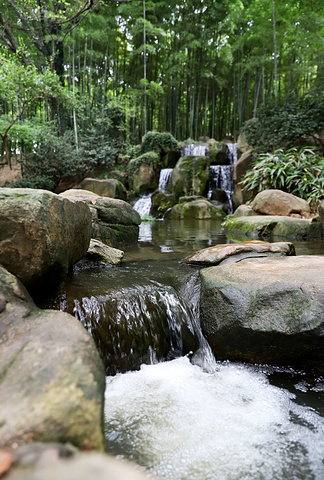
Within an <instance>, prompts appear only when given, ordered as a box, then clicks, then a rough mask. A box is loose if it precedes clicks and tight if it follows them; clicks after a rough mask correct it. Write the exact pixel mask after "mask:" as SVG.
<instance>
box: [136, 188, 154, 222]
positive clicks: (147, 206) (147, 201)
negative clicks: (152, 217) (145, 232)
mask: <svg viewBox="0 0 324 480" xmlns="http://www.w3.org/2000/svg"><path fill="white" fill-rule="evenodd" d="M151 197H152V194H151V193H149V194H148V195H143V196H142V197H140V198H139V199H138V200H137V202H136V203H135V204H134V207H133V208H134V210H136V212H137V213H138V214H139V215H140V217H141V218H142V217H144V216H145V215H149V214H150V212H151V207H152V198H151Z"/></svg>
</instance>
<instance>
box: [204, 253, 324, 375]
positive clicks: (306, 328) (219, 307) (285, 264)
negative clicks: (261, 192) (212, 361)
mask: <svg viewBox="0 0 324 480" xmlns="http://www.w3.org/2000/svg"><path fill="white" fill-rule="evenodd" d="M201 281H202V289H201V305H200V312H201V326H202V330H203V333H204V334H205V336H206V338H207V340H208V342H209V344H210V346H211V348H212V350H213V352H214V354H215V356H216V358H217V359H229V360H234V361H235V360H238V361H244V362H252V363H254V362H257V363H275V364H280V365H283V364H286V365H287V364H288V365H294V366H297V367H300V368H303V369H314V370H316V371H317V372H320V373H322V374H323V373H324V348H323V347H324V257H321V256H299V257H298V256H297V257H291V256H288V257H281V258H260V259H256V258H255V259H246V260H242V261H240V262H238V263H231V264H225V265H220V266H216V267H210V268H206V269H203V270H201Z"/></svg>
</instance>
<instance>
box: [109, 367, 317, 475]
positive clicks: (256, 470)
mask: <svg viewBox="0 0 324 480" xmlns="http://www.w3.org/2000/svg"><path fill="white" fill-rule="evenodd" d="M293 397H294V396H293V394H291V393H288V392H287V391H286V390H283V389H279V388H277V387H274V386H271V385H270V384H269V383H268V380H267V377H266V376H265V375H264V374H262V373H260V372H257V371H254V370H253V369H252V367H245V366H241V365H233V364H218V369H217V371H216V373H215V374H213V375H211V374H208V373H205V372H204V371H203V370H201V369H200V368H199V367H198V366H196V365H192V364H191V363H190V361H189V359H188V358H186V357H183V358H179V359H176V360H173V361H171V362H165V363H160V364H156V365H144V366H142V368H141V370H140V371H137V372H129V373H126V374H119V375H117V376H116V377H107V388H106V407H105V411H106V420H107V432H108V433H107V435H106V437H107V442H108V451H110V452H112V453H114V454H117V455H120V456H122V457H126V458H130V459H133V460H134V461H136V462H138V463H139V464H140V465H142V466H144V467H146V469H147V470H148V471H150V472H151V473H152V474H154V475H158V476H160V477H161V478H166V479H170V480H207V479H213V480H247V479H249V480H252V479H254V480H274V479H277V480H283V479H289V480H292V479H300V480H301V479H307V480H308V479H309V480H314V479H322V478H324V465H323V456H324V435H323V434H324V421H323V418H321V417H320V416H319V415H318V414H317V413H316V412H315V411H314V410H313V409H311V408H309V407H303V406H299V405H296V404H295V403H294V402H293Z"/></svg>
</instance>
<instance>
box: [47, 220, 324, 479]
mask: <svg viewBox="0 0 324 480" xmlns="http://www.w3.org/2000/svg"><path fill="white" fill-rule="evenodd" d="M225 242H229V240H227V238H226V237H225V236H224V235H223V233H222V231H221V226H220V224H219V223H217V222H215V221H209V220H201V221H194V222H188V221H182V222H171V221H169V222H163V221H155V222H153V223H143V224H142V225H141V227H140V237H139V243H138V245H137V246H136V247H133V248H130V249H126V251H125V257H124V261H123V262H122V264H121V265H120V266H118V267H112V268H109V267H108V268H104V267H97V268H92V269H78V268H76V269H75V271H74V274H73V275H72V277H71V278H70V279H69V280H68V281H67V282H65V284H64V285H62V286H61V289H60V291H59V292H58V295H57V297H56V298H54V299H52V300H49V301H48V304H47V305H46V306H48V307H52V306H56V308H61V309H62V310H67V311H69V312H71V313H73V314H74V315H75V316H76V317H77V318H79V319H80V321H81V322H82V323H83V324H84V325H85V327H86V328H88V330H89V331H90V332H91V333H92V335H93V337H94V339H95V341H96V343H97V345H98V349H99V351H100V352H101V355H102V356H103V358H104V361H105V364H106V369H107V374H108V376H107V388H106V405H105V416H106V439H107V450H108V451H109V452H110V453H113V454H115V455H118V456H120V457H122V458H130V459H132V460H134V461H136V462H137V463H139V464H140V465H142V466H143V467H144V468H145V469H146V470H148V471H149V472H150V473H152V474H153V475H158V476H160V477H161V478H165V479H170V480H178V479H179V480H206V479H212V480H242V479H243V480H273V479H277V480H304V479H306V480H321V479H322V478H324V463H323V462H324V419H323V416H324V406H323V399H324V381H323V379H320V378H318V379H314V378H311V379H309V378H307V376H305V374H304V373H303V372H297V371H295V370H294V369H292V368H287V367H286V368H280V367H276V368H274V367H270V366H259V365H242V364H234V363H230V362H223V363H221V362H216V361H215V359H214V358H213V357H212V355H211V354H210V349H209V347H208V344H207V343H206V341H205V340H204V338H203V336H202V334H201V331H200V328H199V301H198V300H199V275H198V271H197V270H196V269H194V268H192V267H189V266H187V265H184V264H183V263H182V262H181V260H182V259H183V258H184V257H186V256H188V255H190V254H191V253H193V252H195V251H197V250H200V249H202V248H205V247H207V246H210V245H215V244H219V243H225ZM295 246H296V251H297V254H312V253H313V254H324V244H323V243H308V242H295ZM165 360H168V361H165ZM130 369H134V370H133V371H129V370H130ZM118 372H123V373H118ZM115 374H116V375H115Z"/></svg>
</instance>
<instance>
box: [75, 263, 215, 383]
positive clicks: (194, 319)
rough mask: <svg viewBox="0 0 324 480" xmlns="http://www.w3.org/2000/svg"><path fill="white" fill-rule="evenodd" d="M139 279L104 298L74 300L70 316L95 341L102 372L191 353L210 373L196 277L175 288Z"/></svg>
mask: <svg viewBox="0 0 324 480" xmlns="http://www.w3.org/2000/svg"><path fill="white" fill-rule="evenodd" d="M142 275H144V271H143V272H141V273H140V272H138V275H137V276H136V280H135V282H134V279H133V280H132V279H129V281H130V280H132V282H131V285H130V286H129V287H128V286H127V287H119V286H118V285H116V288H115V289H114V290H113V291H112V292H110V293H108V294H106V295H92V296H89V297H88V296H83V297H81V298H76V299H74V308H73V313H74V315H75V316H76V317H77V318H78V319H79V320H80V321H81V322H82V324H83V325H84V326H85V327H86V328H87V330H88V331H89V332H90V333H91V335H92V336H93V338H94V339H95V341H96V343H97V347H98V350H99V352H100V354H101V357H102V358H103V361H104V364H105V366H106V370H107V373H108V374H115V373H117V372H125V371H127V370H134V369H138V368H139V367H140V365H142V364H143V363H150V361H151V360H150V359H152V358H155V359H156V360H157V361H161V360H166V359H168V360H171V359H173V358H176V357H179V356H183V355H186V354H189V353H190V355H192V352H195V353H194V354H193V356H192V362H193V363H194V364H195V365H199V366H200V367H201V368H203V370H204V371H206V372H209V373H214V372H215V371H216V361H215V358H214V356H213V354H212V351H211V349H210V346H209V344H208V343H207V341H206V339H205V337H204V336H203V334H202V331H201V328H200V322H199V296H200V283H199V275H198V273H197V275H192V274H191V275H190V277H189V279H188V282H185V283H184V284H182V285H180V286H178V289H175V288H174V287H172V286H170V285H163V284H161V283H159V282H157V281H155V280H153V281H151V282H148V284H146V285H142V284H140V283H137V282H139V281H141V276H142ZM128 276H129V274H128ZM183 297H184V298H183Z"/></svg>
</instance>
